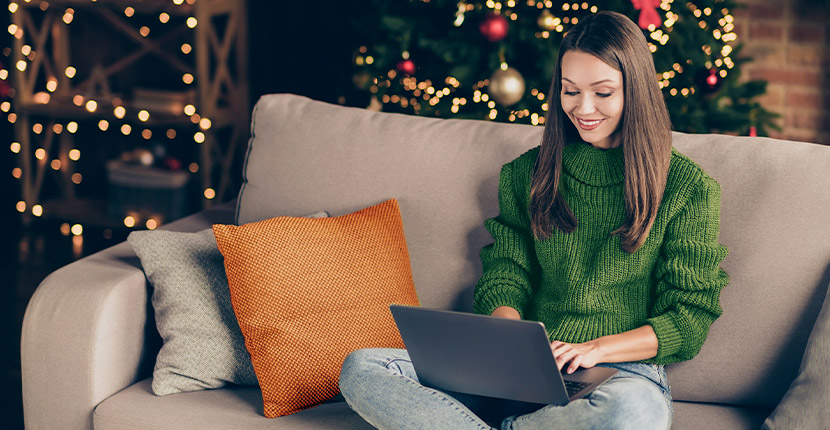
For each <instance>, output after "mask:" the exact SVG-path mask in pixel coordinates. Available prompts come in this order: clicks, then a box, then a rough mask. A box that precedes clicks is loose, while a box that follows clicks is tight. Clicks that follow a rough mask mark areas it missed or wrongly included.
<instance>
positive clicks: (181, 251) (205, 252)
mask: <svg viewBox="0 0 830 430" xmlns="http://www.w3.org/2000/svg"><path fill="white" fill-rule="evenodd" d="M327 216H328V214H327V213H325V212H319V213H316V214H313V215H309V217H314V218H322V217H327ZM127 241H128V242H129V243H130V245H132V247H133V250H134V251H135V253H136V255H138V258H139V259H140V260H141V265H142V267H143V269H144V273H145V275H146V276H147V279H148V280H149V281H150V284H151V285H152V286H153V298H152V304H153V309H154V310H155V315H156V327H157V329H158V332H159V334H160V335H161V338H162V340H163V341H164V343H163V345H162V347H161V350H159V353H158V356H157V357H156V365H155V369H154V370H153V384H152V389H153V393H154V394H156V395H158V396H163V395H166V394H173V393H179V392H185V391H196V390H202V389H209V388H219V387H222V386H224V385H226V384H227V383H234V384H239V385H257V378H256V374H255V373H254V369H253V365H252V364H251V357H250V355H248V351H247V350H246V349H245V339H244V338H243V337H242V332H241V331H240V330H239V324H238V323H237V321H236V316H235V314H234V312H233V308H232V307H231V297H230V291H229V289H228V278H227V276H226V275H225V263H224V259H223V258H222V253H220V252H219V248H218V247H217V246H216V238H215V237H214V235H213V229H211V228H207V229H205V230H202V231H199V232H197V233H182V232H175V231H165V230H145V231H134V232H132V233H130V236H129V237H128V238H127Z"/></svg>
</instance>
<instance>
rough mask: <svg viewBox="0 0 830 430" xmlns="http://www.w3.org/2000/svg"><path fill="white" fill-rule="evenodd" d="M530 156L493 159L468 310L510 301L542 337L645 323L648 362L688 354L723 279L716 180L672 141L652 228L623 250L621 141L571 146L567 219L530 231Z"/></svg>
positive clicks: (701, 334) (566, 168)
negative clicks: (497, 162)
mask: <svg viewBox="0 0 830 430" xmlns="http://www.w3.org/2000/svg"><path fill="white" fill-rule="evenodd" d="M537 154H538V148H536V149H533V150H531V151H529V152H527V153H526V154H524V155H522V156H521V157H519V158H517V159H516V160H514V161H513V162H511V163H508V164H506V165H505V166H504V167H503V168H502V171H501V175H500V179H499V210H500V213H499V215H498V216H497V217H495V218H492V219H488V220H487V221H485V227H486V228H487V230H488V231H489V232H490V234H491V235H492V236H493V243H492V244H491V245H488V246H485V247H484V248H483V249H482V250H481V260H482V263H483V269H484V273H483V275H482V277H481V279H480V280H479V282H478V284H477V286H476V290H475V302H474V309H475V311H476V312H478V313H482V314H490V313H492V312H493V310H495V309H496V308H497V307H499V306H510V307H513V308H514V309H516V310H518V311H519V313H520V314H521V315H522V317H523V318H525V319H530V320H537V321H542V322H543V323H544V324H545V326H546V327H547V330H548V334H549V335H550V338H551V340H554V339H555V340H560V341H564V342H574V343H576V342H586V341H588V340H592V339H595V338H597V337H601V336H605V335H611V334H617V333H621V332H624V331H628V330H632V329H635V328H637V327H641V326H643V325H646V324H650V325H651V326H652V327H653V328H654V331H655V333H656V334H657V339H658V342H659V348H658V352H657V356H655V357H654V358H652V359H650V360H645V361H646V362H651V363H658V364H668V363H673V362H678V361H683V360H688V359H690V358H692V357H694V356H695V355H696V354H697V353H698V351H700V348H701V346H702V345H703V341H704V340H705V339H706V335H707V334H708V331H709V326H710V325H711V323H712V322H713V321H714V320H715V319H717V318H718V317H719V316H720V315H721V313H722V310H721V307H720V304H719V296H720V292H721V290H722V289H723V287H725V286H726V284H727V283H728V282H729V277H728V276H727V274H726V272H724V271H723V270H722V269H721V268H720V267H719V265H720V263H721V261H722V260H723V259H724V258H725V257H726V253H727V250H726V248H725V247H724V246H722V245H721V244H719V243H718V232H719V223H720V185H719V184H718V183H717V182H716V181H715V180H713V179H712V178H710V177H709V176H707V175H706V173H705V172H703V170H701V168H700V167H699V166H697V165H696V164H695V163H694V162H692V161H691V160H690V159H688V158H687V157H685V156H684V155H682V154H680V153H679V152H677V151H676V150H673V151H672V156H671V164H670V168H669V174H668V180H667V184H666V190H665V193H664V195H663V201H662V203H661V206H660V209H659V211H658V213H657V217H656V219H655V222H654V225H653V226H652V229H651V232H650V233H649V236H648V238H647V239H646V241H645V243H644V244H643V245H642V247H640V249H638V250H637V251H636V252H634V253H632V254H629V253H626V252H625V251H623V250H622V248H621V246H620V238H619V237H618V236H612V235H611V232H612V231H614V230H616V229H617V228H619V227H620V225H622V223H623V221H624V219H625V203H624V160H623V152H622V148H621V147H620V148H615V149H610V150H603V149H598V148H594V147H592V146H590V145H588V144H585V143H581V142H579V143H573V144H571V145H568V146H566V147H565V150H564V153H563V157H562V164H563V171H562V177H561V185H560V189H559V190H560V192H561V193H562V196H563V197H564V199H565V201H566V202H567V203H568V206H569V207H570V208H571V210H572V211H573V212H574V215H575V216H576V218H577V222H578V225H577V228H576V230H575V231H573V232H571V233H562V232H561V231H559V230H557V229H553V234H552V236H551V237H550V238H549V239H546V240H535V239H534V238H533V235H532V232H531V230H530V214H529V211H528V206H529V202H530V176H531V174H532V171H533V165H534V163H535V160H536V156H537Z"/></svg>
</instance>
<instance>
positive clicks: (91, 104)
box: [86, 100, 98, 112]
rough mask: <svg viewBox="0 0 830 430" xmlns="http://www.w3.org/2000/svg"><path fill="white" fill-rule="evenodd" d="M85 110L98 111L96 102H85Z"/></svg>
mask: <svg viewBox="0 0 830 430" xmlns="http://www.w3.org/2000/svg"><path fill="white" fill-rule="evenodd" d="M86 110H87V111H89V112H95V111H96V110H98V102H96V101H95V100H89V101H87V102H86Z"/></svg>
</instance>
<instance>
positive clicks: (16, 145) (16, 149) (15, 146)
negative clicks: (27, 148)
mask: <svg viewBox="0 0 830 430" xmlns="http://www.w3.org/2000/svg"><path fill="white" fill-rule="evenodd" d="M11 150H12V152H14V153H15V154H19V153H20V142H12V144H11Z"/></svg>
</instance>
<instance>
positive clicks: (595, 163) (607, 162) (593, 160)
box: [562, 141, 625, 186]
mask: <svg viewBox="0 0 830 430" xmlns="http://www.w3.org/2000/svg"><path fill="white" fill-rule="evenodd" d="M562 167H563V168H564V169H565V170H566V171H567V173H569V174H570V175H571V176H573V177H574V178H575V179H576V180H578V181H580V182H584V183H586V184H588V185H595V186H605V185H613V184H618V183H620V182H622V181H623V179H624V178H625V163H624V158H623V147H622V145H620V146H618V147H616V148H611V149H600V148H595V147H593V146H591V145H590V144H588V143H585V142H581V141H576V142H572V143H570V144H568V145H566V146H565V149H564V151H563V152H562Z"/></svg>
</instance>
